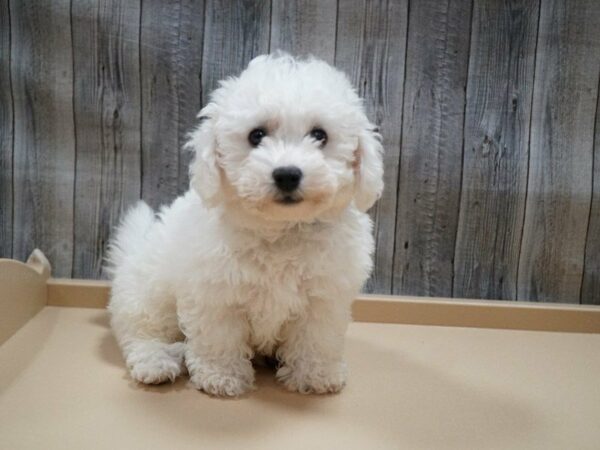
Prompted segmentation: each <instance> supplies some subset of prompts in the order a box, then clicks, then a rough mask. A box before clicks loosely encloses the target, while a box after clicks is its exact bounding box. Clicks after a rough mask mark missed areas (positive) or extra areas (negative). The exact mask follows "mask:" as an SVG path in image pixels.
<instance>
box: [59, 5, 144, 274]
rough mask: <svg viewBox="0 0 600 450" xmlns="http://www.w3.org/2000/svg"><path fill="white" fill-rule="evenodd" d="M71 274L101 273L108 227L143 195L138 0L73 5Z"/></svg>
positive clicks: (109, 228) (110, 228) (109, 229)
mask: <svg viewBox="0 0 600 450" xmlns="http://www.w3.org/2000/svg"><path fill="white" fill-rule="evenodd" d="M71 12H72V14H71V21H72V22H71V23H72V30H73V50H74V54H73V64H74V71H75V74H76V77H75V84H74V93H73V95H74V109H75V136H76V146H77V159H76V171H75V223H74V255H73V276H74V277H76V278H99V277H101V276H102V263H103V261H102V258H103V256H104V250H105V248H106V244H107V242H108V238H109V236H110V233H111V232H112V230H113V227H114V226H115V225H116V224H117V223H118V221H119V219H120V217H121V215H122V213H123V211H124V210H125V209H126V208H128V207H129V206H131V205H132V204H134V203H135V201H136V200H137V199H139V195H140V182H141V180H140V71H139V22H140V2H139V1H121V0H101V1H99V0H85V1H83V0H81V1H77V2H74V3H73V7H72V11H71Z"/></svg>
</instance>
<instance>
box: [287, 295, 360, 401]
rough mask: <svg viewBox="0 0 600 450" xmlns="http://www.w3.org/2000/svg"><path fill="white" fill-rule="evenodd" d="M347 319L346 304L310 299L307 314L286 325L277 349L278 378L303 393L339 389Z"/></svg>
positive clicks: (343, 377)
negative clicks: (280, 364)
mask: <svg viewBox="0 0 600 450" xmlns="http://www.w3.org/2000/svg"><path fill="white" fill-rule="evenodd" d="M349 321H350V308H349V304H348V305H346V304H343V303H336V302H333V301H328V300H322V299H311V301H310V306H309V309H308V311H307V313H306V314H305V315H303V316H302V317H300V318H298V319H297V320H295V321H293V322H291V323H289V324H288V325H287V326H286V329H285V337H284V339H285V341H284V342H283V343H282V345H281V346H280V347H279V349H278V351H277V357H278V359H279V360H280V361H281V363H282V366H281V367H280V368H279V370H278V371H277V378H278V380H279V381H280V382H282V383H283V384H284V385H285V387H286V388H287V389H289V390H291V391H297V392H300V393H303V394H308V393H317V394H324V393H327V392H338V391H339V390H341V389H342V388H343V387H344V385H345V383H346V372H347V370H346V363H345V361H344V359H343V350H344V335H345V333H346V329H347V327H348V323H349Z"/></svg>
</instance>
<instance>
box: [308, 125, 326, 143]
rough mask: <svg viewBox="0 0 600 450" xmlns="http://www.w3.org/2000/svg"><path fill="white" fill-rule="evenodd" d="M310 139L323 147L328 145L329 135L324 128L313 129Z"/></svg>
mask: <svg viewBox="0 0 600 450" xmlns="http://www.w3.org/2000/svg"><path fill="white" fill-rule="evenodd" d="M310 137H312V138H313V139H314V140H315V141H317V142H319V143H320V144H321V145H325V144H326V143H327V133H325V130H323V129H322V128H313V129H312V130H310Z"/></svg>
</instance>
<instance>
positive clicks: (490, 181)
mask: <svg viewBox="0 0 600 450" xmlns="http://www.w3.org/2000/svg"><path fill="white" fill-rule="evenodd" d="M538 16H539V3H538V2H532V1H529V0H518V1H510V2H475V3H474V10H473V25H472V27H473V28H472V37H471V52H470V62H469V77H468V79H469V81H468V86H467V102H466V104H467V110H466V115H465V141H464V142H465V144H464V158H463V161H464V163H463V166H464V167H463V184H462V196H461V204H460V218H459V226H458V232H457V242H456V253H455V256H454V261H455V263H454V264H455V269H454V271H455V273H454V287H453V288H454V291H453V295H454V296H456V297H466V298H491V299H515V298H516V296H517V267H518V262H519V250H520V246H521V235H522V231H523V214H524V213H525V192H526V190H527V168H528V153H529V147H528V146H529V123H530V119H531V102H532V93H533V73H534V64H535V48H536V42H537V28H538Z"/></svg>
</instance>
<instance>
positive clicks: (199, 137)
mask: <svg viewBox="0 0 600 450" xmlns="http://www.w3.org/2000/svg"><path fill="white" fill-rule="evenodd" d="M215 114H216V111H215V108H214V105H212V104H209V105H207V106H206V107H205V108H204V109H202V111H200V114H198V118H199V119H200V121H201V122H200V125H199V126H198V128H197V129H196V130H195V131H193V132H192V133H191V134H190V139H189V140H188V142H187V143H186V144H185V148H187V149H189V150H191V151H193V152H194V153H195V156H194V159H193V161H192V164H191V166H190V185H191V187H192V188H193V189H195V190H196V192H197V193H198V195H200V197H201V198H202V200H203V202H204V205H205V206H206V207H208V208H211V207H214V206H216V205H217V204H218V203H219V202H220V200H221V198H220V197H221V175H220V171H219V167H218V163H217V141H216V136H215V131H214V123H215V117H214V116H215Z"/></svg>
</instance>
